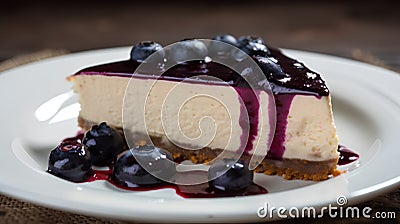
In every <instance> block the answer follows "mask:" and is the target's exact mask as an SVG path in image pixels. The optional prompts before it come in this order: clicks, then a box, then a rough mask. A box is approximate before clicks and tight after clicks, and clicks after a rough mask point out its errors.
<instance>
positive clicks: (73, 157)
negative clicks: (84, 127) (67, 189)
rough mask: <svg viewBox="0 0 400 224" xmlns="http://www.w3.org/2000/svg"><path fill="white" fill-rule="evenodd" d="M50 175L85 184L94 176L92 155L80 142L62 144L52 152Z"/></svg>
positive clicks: (49, 167) (49, 166)
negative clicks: (84, 182)
mask: <svg viewBox="0 0 400 224" xmlns="http://www.w3.org/2000/svg"><path fill="white" fill-rule="evenodd" d="M47 171H48V172H49V173H51V174H53V175H55V176H58V177H61V178H63V179H66V180H69V181H73V182H83V181H85V180H87V179H88V178H89V176H90V175H91V174H92V172H93V170H92V162H91V158H90V153H89V152H88V150H87V149H86V148H85V146H84V145H83V144H81V143H79V142H72V141H69V142H68V141H67V142H62V143H60V144H59V145H58V146H57V147H56V148H54V149H53V150H52V151H51V152H50V156H49V165H48V170H47Z"/></svg>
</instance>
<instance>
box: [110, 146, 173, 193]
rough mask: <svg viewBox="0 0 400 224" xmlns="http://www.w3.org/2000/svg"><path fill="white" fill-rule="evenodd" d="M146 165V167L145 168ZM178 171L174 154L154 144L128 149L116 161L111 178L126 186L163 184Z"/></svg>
mask: <svg viewBox="0 0 400 224" xmlns="http://www.w3.org/2000/svg"><path fill="white" fill-rule="evenodd" d="M143 167H145V168H146V169H145V168H143ZM175 173H176V166H175V163H174V162H173V157H172V155H171V154H170V153H169V152H167V151H165V150H163V149H160V148H157V147H154V146H149V145H145V146H138V147H136V148H133V149H131V150H127V151H126V152H125V153H123V154H122V155H121V156H119V158H118V160H117V161H116V163H115V165H114V168H113V172H112V175H111V180H112V181H114V182H115V183H116V184H118V185H121V186H124V187H138V186H143V185H155V184H161V183H163V182H164V180H165V181H166V180H170V179H171V177H173V176H174V174H175Z"/></svg>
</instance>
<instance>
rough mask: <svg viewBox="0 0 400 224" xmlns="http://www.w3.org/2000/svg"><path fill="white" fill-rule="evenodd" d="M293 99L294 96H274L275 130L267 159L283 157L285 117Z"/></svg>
mask: <svg viewBox="0 0 400 224" xmlns="http://www.w3.org/2000/svg"><path fill="white" fill-rule="evenodd" d="M293 98H294V95H288V94H283V95H275V106H276V129H275V136H274V138H273V140H272V144H271V147H270V150H269V151H268V154H267V158H270V159H281V158H282V157H283V153H284V152H285V145H284V142H285V136H286V126H287V117H288V115H289V109H290V104H291V103H292V100H293Z"/></svg>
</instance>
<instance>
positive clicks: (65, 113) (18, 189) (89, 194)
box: [0, 47, 400, 222]
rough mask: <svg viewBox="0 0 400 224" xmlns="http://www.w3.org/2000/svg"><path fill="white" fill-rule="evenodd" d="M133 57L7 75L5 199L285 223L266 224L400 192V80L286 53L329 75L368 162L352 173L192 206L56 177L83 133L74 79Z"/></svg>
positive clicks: (103, 55)
mask: <svg viewBox="0 0 400 224" xmlns="http://www.w3.org/2000/svg"><path fill="white" fill-rule="evenodd" d="M129 50H130V48H127V47H124V48H113V49H106V50H96V51H89V52H83V53H76V54H70V55H65V56H61V57H56V58H51V59H47V60H43V61H40V62H36V63H32V64H28V65H24V66H20V67H17V68H14V69H12V70H9V71H6V72H3V73H2V74H1V75H0V98H1V102H2V110H1V111H0V114H1V116H2V127H3V128H2V132H1V136H0V176H1V178H0V192H2V193H4V194H8V195H11V196H14V197H17V198H20V199H23V200H27V201H31V202H33V203H36V204H40V205H44V206H47V207H52V208H55V209H61V210H66V211H72V212H78V213H83V214H89V215H96V216H103V217H110V218H117V219H125V220H131V221H149V222H246V221H247V222H257V221H268V220H273V219H276V218H278V217H277V216H276V215H271V214H272V213H270V214H268V215H267V217H265V218H260V217H259V216H263V215H262V213H263V212H264V211H265V208H271V207H275V208H279V207H284V208H286V209H290V208H294V207H297V208H302V207H305V206H306V207H310V206H313V207H314V208H315V209H316V210H317V211H318V209H321V208H322V207H323V206H328V205H329V204H331V205H333V206H338V205H339V206H340V205H344V204H346V205H354V204H357V203H360V202H362V201H365V200H367V199H369V198H372V197H374V196H376V195H377V194H381V193H383V192H386V191H388V190H391V189H393V188H394V187H396V186H398V185H399V183H400V169H393V168H392V167H397V165H398V158H400V150H398V146H399V145H400V138H398V134H397V133H398V127H399V126H400V117H399V116H398V115H399V114H400V91H398V86H400V76H399V74H397V73H394V72H391V71H388V70H385V69H382V68H379V67H375V66H371V65H368V64H364V63H360V62H356V61H351V60H347V59H342V58H338V57H333V56H326V55H321V54H315V53H308V52H302V51H295V50H284V52H285V53H286V54H288V55H289V56H292V57H294V58H297V59H298V60H300V61H303V62H305V64H306V65H307V66H309V67H310V68H312V69H313V70H316V71H317V72H319V73H321V74H322V76H323V78H324V79H325V80H326V81H327V84H328V87H329V88H330V90H331V92H332V100H333V110H334V117H335V121H336V125H337V129H338V135H339V137H340V143H341V144H343V145H346V146H348V147H349V148H351V149H353V150H354V151H356V152H357V153H358V154H359V155H360V159H359V160H358V161H357V162H355V163H353V164H349V165H347V166H344V167H341V169H342V170H347V173H344V174H342V175H339V176H337V177H334V178H331V179H329V180H326V181H322V182H311V181H299V180H292V181H288V180H284V179H282V178H281V177H276V176H266V175H263V174H257V175H256V177H255V182H256V183H258V184H260V185H262V186H264V187H266V188H267V189H268V191H269V193H268V194H263V195H256V196H246V197H236V198H213V199H185V198H181V197H180V196H178V195H176V194H175V192H174V191H173V190H172V189H163V190H156V191H146V192H128V191H123V190H119V189H116V188H114V187H113V186H110V185H109V184H108V183H107V182H102V181H96V182H91V183H83V184H76V183H71V182H68V181H64V180H63V179H60V178H57V177H54V176H52V175H50V174H48V173H46V172H45V170H46V168H47V157H48V154H49V152H50V150H51V149H52V148H53V147H54V146H55V145H56V144H57V143H58V142H59V141H60V140H61V139H63V138H65V137H69V136H73V135H74V134H75V133H76V131H77V130H78V128H77V127H76V126H77V125H76V117H77V113H78V111H79V104H78V103H77V99H76V96H74V94H73V93H72V91H71V84H70V83H68V82H66V81H65V77H66V76H68V75H70V74H72V73H74V72H75V71H77V70H79V69H80V68H82V67H86V66H89V65H94V64H99V63H104V62H111V61H116V60H120V59H125V58H127V57H128V55H129ZM339 199H340V200H339ZM343 199H344V201H343ZM344 202H345V203H344ZM258 213H259V214H258ZM271 216H272V217H271Z"/></svg>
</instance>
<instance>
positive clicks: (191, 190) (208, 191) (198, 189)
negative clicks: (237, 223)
mask: <svg viewBox="0 0 400 224" xmlns="http://www.w3.org/2000/svg"><path fill="white" fill-rule="evenodd" d="M194 172H196V174H195V175H192V172H184V173H180V176H181V177H180V178H193V177H195V178H197V177H198V176H199V173H200V175H202V176H204V175H207V172H205V171H194ZM110 175H111V169H110V170H95V171H94V172H93V174H92V176H91V177H89V179H88V180H87V181H86V182H93V181H99V180H103V181H107V182H109V183H110V184H112V185H114V186H115V187H117V188H120V189H123V190H128V191H151V190H160V189H174V190H175V192H176V194H177V195H180V196H181V197H183V198H220V197H237V196H248V195H258V194H267V193H268V191H267V190H266V189H265V188H263V187H261V186H259V185H257V184H255V183H253V184H251V185H250V186H249V187H247V188H246V189H244V190H241V191H220V190H217V189H214V188H211V187H210V186H209V184H208V183H207V182H206V183H202V184H196V185H177V184H171V183H164V184H157V185H149V186H139V187H126V186H121V185H119V184H117V183H116V182H114V181H112V180H111V179H110Z"/></svg>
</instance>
